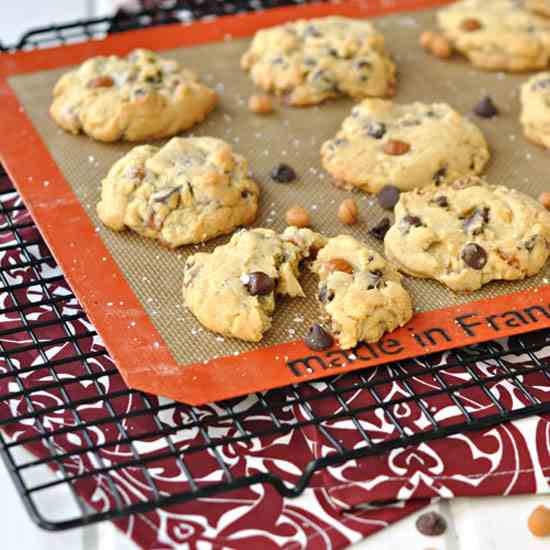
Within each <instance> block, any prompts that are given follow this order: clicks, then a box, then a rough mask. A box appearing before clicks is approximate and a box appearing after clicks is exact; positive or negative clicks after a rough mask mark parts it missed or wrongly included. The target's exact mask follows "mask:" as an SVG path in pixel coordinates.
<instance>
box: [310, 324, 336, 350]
mask: <svg viewBox="0 0 550 550" xmlns="http://www.w3.org/2000/svg"><path fill="white" fill-rule="evenodd" d="M304 343H305V345H306V346H307V347H308V348H309V349H312V350H313V351H323V350H325V349H328V348H330V347H331V346H332V344H333V343H334V339H333V338H332V336H331V335H330V334H329V333H328V332H327V331H326V330H325V329H324V328H323V327H322V326H321V325H313V326H312V327H311V328H310V329H309V332H308V333H307V334H306V337H305V338H304Z"/></svg>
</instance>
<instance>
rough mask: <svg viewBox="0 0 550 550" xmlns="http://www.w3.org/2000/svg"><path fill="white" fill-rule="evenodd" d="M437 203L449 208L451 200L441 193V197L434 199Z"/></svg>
mask: <svg viewBox="0 0 550 550" xmlns="http://www.w3.org/2000/svg"><path fill="white" fill-rule="evenodd" d="M434 202H435V204H437V206H441V208H447V207H448V206H449V200H448V199H447V197H446V196H445V195H440V196H439V197H436V198H435V199H434Z"/></svg>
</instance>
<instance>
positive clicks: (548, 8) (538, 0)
mask: <svg viewBox="0 0 550 550" xmlns="http://www.w3.org/2000/svg"><path fill="white" fill-rule="evenodd" d="M525 6H526V7H527V9H528V10H531V11H532V12H534V13H538V14H539V15H544V16H545V17H550V0H525Z"/></svg>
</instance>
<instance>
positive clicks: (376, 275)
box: [367, 269, 382, 290]
mask: <svg viewBox="0 0 550 550" xmlns="http://www.w3.org/2000/svg"><path fill="white" fill-rule="evenodd" d="M367 276H368V279H369V285H368V289H369V290H371V289H373V288H378V286H379V285H380V281H381V280H382V272H381V271H380V270H378V269H375V270H374V271H369V272H368V273H367Z"/></svg>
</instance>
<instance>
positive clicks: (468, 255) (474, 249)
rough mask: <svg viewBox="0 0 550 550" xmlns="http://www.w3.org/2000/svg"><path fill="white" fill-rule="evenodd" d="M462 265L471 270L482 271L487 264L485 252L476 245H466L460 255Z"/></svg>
mask: <svg viewBox="0 0 550 550" xmlns="http://www.w3.org/2000/svg"><path fill="white" fill-rule="evenodd" d="M461 257H462V259H463V260H464V263H465V264H466V265H467V266H468V267H471V268H472V269H478V270H479V269H483V268H484V267H485V264H486V263H487V252H486V251H485V249H484V248H482V247H481V246H479V245H478V244H476V243H468V244H467V245H466V246H465V247H464V248H463V249H462V254H461Z"/></svg>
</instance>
